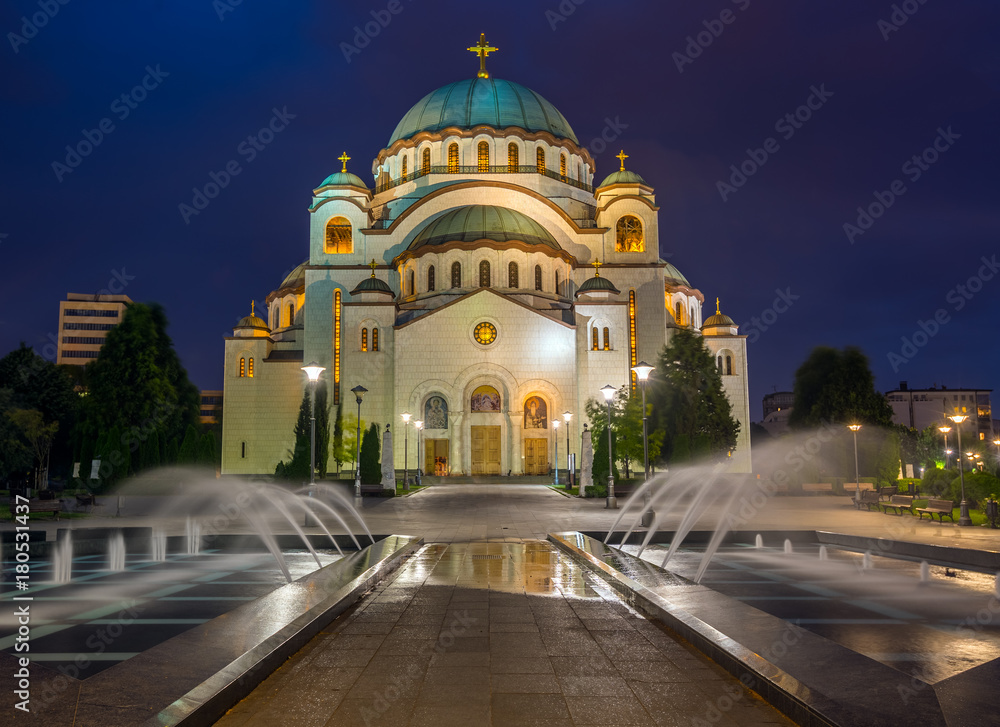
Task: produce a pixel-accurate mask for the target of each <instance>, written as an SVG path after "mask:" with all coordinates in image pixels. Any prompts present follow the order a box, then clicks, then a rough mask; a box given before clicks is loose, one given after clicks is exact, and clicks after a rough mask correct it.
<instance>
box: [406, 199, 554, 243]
mask: <svg viewBox="0 0 1000 727" xmlns="http://www.w3.org/2000/svg"><path fill="white" fill-rule="evenodd" d="M479 240H493V241H494V242H513V241H519V242H523V243H526V244H528V245H545V246H546V247H551V248H552V249H553V250H560V249H562V248H560V247H559V243H558V242H556V240H555V238H554V237H552V235H551V233H550V232H549V231H548V230H546V229H545V228H544V227H542V226H541V225H540V224H538V223H537V222H536V221H535V220H533V219H531V218H530V217H528V216H527V215H525V214H523V213H522V212H517V211H516V210H512V209H507V208H506V207H494V206H492V205H483V204H475V205H469V206H467V207H459V208H458V209H455V210H452V211H451V212H448V213H446V214H444V215H442V216H441V217H438V218H437V219H436V220H434V221H433V222H431V223H430V224H429V225H427V226H426V227H424V229H422V230H421V231H420V233H419V234H418V235H417V236H416V237H415V238H414V239H413V242H412V243H410V247H409V249H410V250H416V249H418V248H421V247H424V246H428V245H443V244H445V243H448V242H478V241H479Z"/></svg>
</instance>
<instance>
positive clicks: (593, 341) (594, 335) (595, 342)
mask: <svg viewBox="0 0 1000 727" xmlns="http://www.w3.org/2000/svg"><path fill="white" fill-rule="evenodd" d="M599 336H600V334H599V333H598V332H597V326H594V327H593V328H592V329H591V331H590V348H591V349H592V350H594V351H596V350H597V349H598V348H600V339H599Z"/></svg>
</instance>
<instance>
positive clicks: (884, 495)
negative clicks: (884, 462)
mask: <svg viewBox="0 0 1000 727" xmlns="http://www.w3.org/2000/svg"><path fill="white" fill-rule="evenodd" d="M898 494H899V487H897V486H896V485H892V486H891V487H880V488H879V490H878V499H880V500H888V499H890V498H891V497H892V496H893V495H898Z"/></svg>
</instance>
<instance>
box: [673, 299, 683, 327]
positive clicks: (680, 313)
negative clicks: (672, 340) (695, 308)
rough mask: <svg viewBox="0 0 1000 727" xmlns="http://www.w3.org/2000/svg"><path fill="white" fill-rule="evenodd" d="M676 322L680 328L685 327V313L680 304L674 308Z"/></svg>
mask: <svg viewBox="0 0 1000 727" xmlns="http://www.w3.org/2000/svg"><path fill="white" fill-rule="evenodd" d="M674 321H675V322H676V323H677V325H678V326H683V325H684V313H683V309H682V308H681V304H680V303H678V304H677V305H676V306H675V307H674Z"/></svg>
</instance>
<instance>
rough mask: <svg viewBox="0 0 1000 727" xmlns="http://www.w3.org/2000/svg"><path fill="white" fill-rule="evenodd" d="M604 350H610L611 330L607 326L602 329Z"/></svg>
mask: <svg viewBox="0 0 1000 727" xmlns="http://www.w3.org/2000/svg"><path fill="white" fill-rule="evenodd" d="M604 350H605V351H610V350H611V330H610V329H609V328H608V327H607V326H605V328H604Z"/></svg>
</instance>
